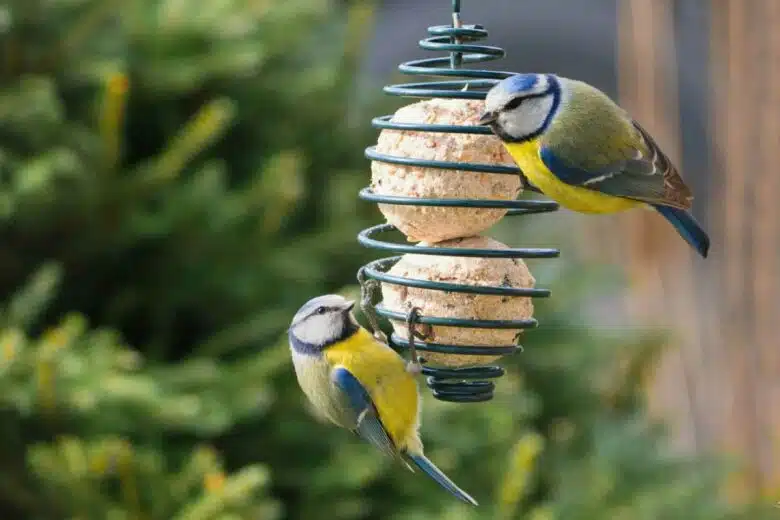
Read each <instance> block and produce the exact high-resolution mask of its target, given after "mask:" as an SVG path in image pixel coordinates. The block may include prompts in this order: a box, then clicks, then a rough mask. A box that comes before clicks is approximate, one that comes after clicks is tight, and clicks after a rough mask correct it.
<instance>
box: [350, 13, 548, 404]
mask: <svg viewBox="0 0 780 520" xmlns="http://www.w3.org/2000/svg"><path fill="white" fill-rule="evenodd" d="M428 34H429V37H428V38H425V39H423V40H421V41H420V42H419V46H420V48H422V49H424V50H427V51H438V52H446V53H448V56H442V57H435V58H424V59H417V60H412V61H407V62H405V63H402V64H400V65H399V67H398V70H399V71H400V72H401V73H403V74H406V75H409V76H428V77H433V78H444V79H437V80H434V81H424V82H411V83H402V84H397V85H388V86H386V87H384V89H383V91H384V92H385V93H386V94H389V95H393V96H403V97H410V98H450V99H484V98H485V95H486V93H487V91H488V90H489V89H490V88H491V87H492V86H493V85H495V84H496V82H497V81H500V80H502V79H504V78H506V77H509V76H511V75H513V74H514V73H512V72H504V71H497V70H486V69H468V68H463V67H462V66H463V65H472V64H476V63H484V62H488V61H495V60H499V59H501V58H503V57H504V54H505V52H504V50H503V49H502V48H500V47H495V46H490V45H483V44H478V43H476V42H478V41H480V40H483V39H485V38H486V37H487V36H488V32H487V31H486V30H485V28H484V27H482V26H481V25H464V24H462V23H461V20H460V0H452V25H437V26H433V27H429V28H428ZM454 78H459V79H454ZM372 125H373V126H374V128H378V129H383V130H384V129H390V130H401V131H421V132H440V133H456V134H483V135H485V134H490V129H489V128H486V127H482V126H474V125H441V124H427V123H401V122H394V121H392V115H384V116H379V117H375V118H374V119H373V120H372ZM365 156H366V158H368V159H370V160H372V161H379V162H385V163H391V164H399V165H406V166H416V167H422V168H437V169H443V170H452V174H453V175H458V174H459V173H460V172H479V173H491V174H497V175H520V176H521V179H522V180H523V181H524V184H525V188H526V189H527V190H530V191H538V190H536V189H535V188H534V187H533V186H530V185H528V183H527V181H525V179H524V177H523V176H522V172H521V171H520V170H519V169H518V168H516V167H510V166H504V165H496V164H478V163H469V162H449V161H432V160H423V159H417V158H413V157H401V156H394V155H390V154H386V153H382V152H378V151H377V150H376V147H374V146H371V147H368V148H366V150H365ZM359 197H360V198H361V199H362V200H365V201H369V202H374V203H379V204H389V205H390V204H392V205H416V206H431V207H456V208H492V209H505V210H507V216H515V215H529V214H540V213H548V212H551V211H556V210H557V209H558V205H557V204H556V203H555V202H552V201H546V200H475V199H432V198H413V197H399V196H389V195H382V194H378V193H375V192H374V191H373V190H372V189H371V188H369V187H366V188H363V189H362V190H361V191H360V194H359ZM395 230H396V228H395V227H394V226H392V225H391V224H379V225H376V226H372V227H370V228H368V229H365V230H363V231H361V232H360V233H359V235H358V242H360V244H362V245H363V246H365V247H371V248H375V249H378V250H382V251H388V252H392V253H395V254H396V255H402V254H407V253H412V254H418V255H439V256H460V257H472V258H473V257H482V258H555V257H558V256H559V254H560V252H559V251H558V250H557V249H553V248H510V249H470V248H459V247H430V246H427V247H421V246H414V245H411V244H408V243H396V242H391V241H387V240H380V239H378V238H377V236H378V235H381V234H384V233H388V232H391V231H395ZM400 258H401V256H391V257H387V258H380V259H378V260H375V261H373V262H370V263H368V264H366V265H365V266H363V267H361V269H360V271H359V272H358V279H359V282H360V284H361V287H363V288H364V295H365V294H367V293H366V290H365V287H366V285H371V286H372V290H373V288H375V284H392V285H400V286H405V287H414V288H421V289H429V290H436V291H447V292H458V293H465V294H483V295H497V296H509V297H517V296H522V297H530V298H546V297H548V296H549V295H550V291H549V290H547V289H542V288H513V287H499V286H477V285H467V284H454V283H447V282H438V281H430V280H417V279H411V278H406V277H401V276H395V275H391V274H389V273H388V271H389V270H390V268H391V267H392V266H393V265H394V264H395V263H396V262H397V261H398V260H399V259H400ZM362 304H363V309H364V311H365V312H366V314H367V315H368V316H369V319H370V321H371V322H372V323H371V325H372V326H373V327H374V328H375V331H376V330H378V328H377V326H376V317H377V316H382V317H383V318H386V319H388V320H391V321H393V322H396V323H404V322H405V323H406V326H407V334H406V336H407V337H405V338H404V337H402V336H401V335H399V334H395V333H393V334H391V336H390V338H389V343H390V345H391V346H393V347H395V348H398V349H409V350H410V353H411V358H412V363H414V362H415V361H416V360H419V361H422V362H425V359H424V358H418V351H419V352H432V353H439V354H452V355H458V356H504V355H509V354H513V353H515V352H517V351H519V350H521V349H522V347H521V346H520V345H518V344H512V345H499V346H480V345H450V344H444V343H439V342H436V341H435V337H433V338H432V337H431V336H430V334H426V333H422V334H421V333H420V326H421V325H422V326H424V327H427V328H428V331H429V332H430V330H432V329H431V327H435V326H446V327H462V328H484V329H514V330H524V329H531V328H534V327H536V326H537V325H538V323H537V321H536V320H535V319H533V318H529V319H518V320H477V319H468V318H452V317H441V316H424V315H422V314H421V313H420V311H419V309H411V310H410V311H409V312H407V313H403V312H399V311H397V310H392V309H388V308H386V307H385V306H384V305H383V304H382V303H381V302H380V303H378V304H374V303H373V302H372V301H371V298H370V297H365V296H364V298H363V302H362ZM422 373H423V374H424V375H425V376H427V377H426V384H427V385H428V387H429V388H430V389H431V392H432V394H433V395H434V396H435V397H436V398H437V399H441V400H443V401H453V402H481V401H487V400H490V399H492V398H493V393H494V389H495V383H493V382H492V381H487V380H489V379H495V378H499V377H501V376H502V375H504V373H505V371H504V369H503V368H501V367H498V366H468V367H463V368H443V367H433V366H427V365H426V366H423V367H422Z"/></svg>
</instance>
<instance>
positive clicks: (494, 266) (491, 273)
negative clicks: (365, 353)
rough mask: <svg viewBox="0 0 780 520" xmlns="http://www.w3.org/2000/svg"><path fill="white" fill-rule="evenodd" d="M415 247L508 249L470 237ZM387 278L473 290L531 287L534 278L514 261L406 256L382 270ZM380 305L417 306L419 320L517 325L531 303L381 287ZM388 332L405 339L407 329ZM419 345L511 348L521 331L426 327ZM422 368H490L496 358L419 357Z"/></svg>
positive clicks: (517, 298)
mask: <svg viewBox="0 0 780 520" xmlns="http://www.w3.org/2000/svg"><path fill="white" fill-rule="evenodd" d="M418 246H432V247H457V248H464V249H473V248H480V249H508V247H507V246H506V245H504V244H502V243H501V242H498V241H497V240H493V239H492V238H487V237H482V236H475V237H467V238H458V239H454V240H447V241H445V242H439V243H436V244H426V243H421V244H419V245H418ZM388 274H390V275H393V276H399V277H403V278H411V279H416V280H431V281H436V282H446V283H453V284H468V285H476V286H480V285H481V286H494V287H513V288H532V287H533V286H534V284H535V280H534V277H533V276H532V275H531V272H530V271H529V270H528V267H527V266H526V264H525V262H523V261H522V260H521V259H519V258H482V257H478V258H471V257H462V256H438V255H416V254H411V253H410V254H406V255H404V256H403V257H401V259H400V260H399V261H398V262H397V263H396V264H395V265H394V266H393V267H392V268H391V269H390V270H389V271H388ZM382 296H383V304H384V305H385V307H387V308H388V309H390V310H393V311H397V312H401V313H404V314H406V313H408V312H409V311H410V310H411V309H412V308H414V307H417V308H418V309H419V310H420V313H421V314H422V315H423V316H435V317H443V318H463V319H478V320H517V319H525V318H531V317H532V316H533V313H534V305H533V301H532V300H531V298H530V297H525V296H498V295H483V294H467V293H459V292H450V291H438V290H433V289H421V288H416V287H406V286H402V285H394V284H392V283H388V282H383V283H382ZM391 323H392V325H393V329H394V330H395V332H396V334H398V335H400V336H401V337H404V338H405V337H406V336H407V324H406V323H405V322H403V321H395V320H391ZM420 332H422V333H427V336H426V338H425V341H428V342H433V343H446V344H450V345H469V346H486V347H493V346H507V345H513V344H514V343H515V337H516V336H517V334H519V333H520V332H522V330H521V329H477V328H465V327H447V326H439V325H435V326H430V327H428V326H426V327H424V330H421V331H420ZM421 355H422V356H423V357H424V358H425V360H426V362H427V363H431V364H436V365H444V366H450V367H462V366H469V365H479V364H484V363H490V362H491V361H494V360H496V359H497V358H498V357H499V356H494V355H484V356H480V355H465V354H442V353H437V352H422V353H421Z"/></svg>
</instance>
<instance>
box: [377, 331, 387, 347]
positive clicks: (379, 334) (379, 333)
mask: <svg viewBox="0 0 780 520" xmlns="http://www.w3.org/2000/svg"><path fill="white" fill-rule="evenodd" d="M374 339H375V340H377V341H379V342H380V343H385V344H387V335H386V334H385V333H384V332H382V331H381V330H379V329H375V330H374Z"/></svg>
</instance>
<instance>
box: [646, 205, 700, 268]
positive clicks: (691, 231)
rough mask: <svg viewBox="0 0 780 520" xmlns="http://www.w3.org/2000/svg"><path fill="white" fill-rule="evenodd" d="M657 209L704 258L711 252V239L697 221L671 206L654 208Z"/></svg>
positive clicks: (685, 212)
mask: <svg viewBox="0 0 780 520" xmlns="http://www.w3.org/2000/svg"><path fill="white" fill-rule="evenodd" d="M654 207H655V209H656V210H657V211H658V213H660V214H661V215H663V216H664V218H665V219H666V220H668V221H669V222H670V223H671V224H672V225H673V226H674V229H676V230H677V232H678V233H679V234H680V236H682V237H683V238H684V239H685V241H686V242H688V243H689V244H690V245H691V246H693V248H694V249H695V250H696V251H697V252H698V253H699V254H700V255H701V256H702V257H704V258H707V253H708V252H709V250H710V237H708V236H707V233H706V232H705V231H704V230H703V229H702V228H701V226H700V225H699V223H698V222H696V219H694V218H693V215H691V214H690V213H689V212H687V211H685V210H684V209H678V208H672V207H670V206H661V205H660V204H659V205H657V206H654Z"/></svg>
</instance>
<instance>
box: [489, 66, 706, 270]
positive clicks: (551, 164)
mask: <svg viewBox="0 0 780 520" xmlns="http://www.w3.org/2000/svg"><path fill="white" fill-rule="evenodd" d="M479 122H480V124H482V125H488V126H490V128H491V129H492V130H493V132H494V133H495V134H496V135H497V136H498V137H499V138H500V139H501V140H502V141H503V142H504V146H506V149H507V151H508V152H509V153H510V155H511V156H512V158H513V159H514V160H515V162H516V163H517V166H519V167H520V169H521V170H522V171H523V174H524V175H525V177H526V178H527V179H528V181H530V182H531V184H533V185H534V186H535V187H536V188H538V189H539V191H541V192H542V193H544V194H545V195H547V196H548V197H550V198H551V199H553V200H555V201H556V202H558V203H559V204H561V205H562V206H563V207H565V208H568V209H571V210H573V211H578V212H581V213H614V212H618V211H622V210H626V209H629V208H633V207H636V206H639V205H642V204H647V205H649V206H652V207H653V208H654V209H655V210H656V211H658V212H659V213H660V214H661V215H663V216H664V217H665V218H666V219H667V220H668V221H669V222H670V223H671V224H672V225H673V226H674V228H675V229H676V230H677V232H678V233H679V234H680V235H681V236H682V237H683V238H684V239H685V240H686V241H687V242H688V243H689V244H690V245H691V246H693V248H694V249H696V251H697V252H698V253H699V254H700V255H701V256H703V257H705V258H706V257H707V253H708V251H709V247H710V239H709V237H708V236H707V233H706V232H705V231H704V230H703V229H702V228H701V226H699V224H698V223H697V222H696V220H695V219H694V218H693V216H692V215H691V214H690V212H689V210H690V208H691V202H692V200H693V196H692V194H691V191H690V189H689V188H688V187H687V186H686V185H685V182H683V179H682V177H680V174H679V173H678V171H677V169H676V168H675V167H674V165H673V164H672V162H671V161H670V160H669V158H668V157H667V156H666V155H665V154H664V153H663V152H662V151H661V150H660V148H659V147H658V145H657V144H656V143H655V141H654V140H653V138H652V137H651V136H650V134H648V133H647V131H645V129H644V128H642V127H641V126H640V125H639V123H637V122H636V121H634V120H633V119H632V118H631V116H629V115H628V113H626V111H625V110H623V109H622V108H620V107H619V106H618V105H617V104H615V103H614V102H613V101H612V100H611V99H610V98H609V97H608V96H607V95H606V94H604V93H603V92H601V91H600V90H598V89H597V88H595V87H593V86H591V85H588V84H587V83H584V82H582V81H576V80H572V79H567V78H563V77H560V76H556V75H554V74H518V75H515V76H510V77H508V78H506V79H504V80H502V81H500V82H498V83H497V84H496V85H495V86H494V87H493V88H491V89H490V91H489V92H488V94H487V97H486V99H485V112H484V114H483V115H482V118H481V119H480V121H479Z"/></svg>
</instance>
